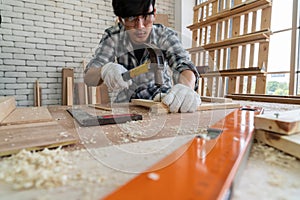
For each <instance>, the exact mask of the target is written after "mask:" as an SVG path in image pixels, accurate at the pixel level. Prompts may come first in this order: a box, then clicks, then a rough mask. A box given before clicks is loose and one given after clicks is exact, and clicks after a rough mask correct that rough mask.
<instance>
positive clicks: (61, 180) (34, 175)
mask: <svg viewBox="0 0 300 200" xmlns="http://www.w3.org/2000/svg"><path fill="white" fill-rule="evenodd" d="M67 155H68V152H67V151H63V150H61V149H60V148H58V149H55V150H49V149H44V150H43V151H40V152H30V151H27V150H21V151H20V152H19V153H18V154H16V155H12V156H11V157H6V158H3V159H2V161H1V165H0V180H2V181H4V182H6V183H9V184H12V185H13V188H14V189H16V190H19V189H29V188H51V187H57V186H62V185H65V184H66V182H67V181H68V179H69V177H68V176H67V172H68V171H69V170H71V169H72V168H73V167H72V163H71V161H70V160H68V159H67Z"/></svg>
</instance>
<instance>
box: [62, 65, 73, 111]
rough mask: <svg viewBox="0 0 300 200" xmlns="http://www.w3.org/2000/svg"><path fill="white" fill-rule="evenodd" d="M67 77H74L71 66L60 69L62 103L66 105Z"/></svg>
mask: <svg viewBox="0 0 300 200" xmlns="http://www.w3.org/2000/svg"><path fill="white" fill-rule="evenodd" d="M67 77H72V79H74V70H73V69H72V68H63V69H62V105H67ZM73 84H74V83H73Z"/></svg>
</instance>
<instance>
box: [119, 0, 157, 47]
mask: <svg viewBox="0 0 300 200" xmlns="http://www.w3.org/2000/svg"><path fill="white" fill-rule="evenodd" d="M155 14H156V10H155V9H153V6H152V5H151V6H150V8H149V10H148V13H144V14H143V15H140V16H135V17H128V18H125V19H120V20H122V23H123V24H124V26H125V28H126V31H127V33H128V35H129V38H130V40H131V42H133V43H134V44H143V43H145V42H147V39H148V37H149V35H150V33H151V30H152V25H153V22H154V20H155Z"/></svg>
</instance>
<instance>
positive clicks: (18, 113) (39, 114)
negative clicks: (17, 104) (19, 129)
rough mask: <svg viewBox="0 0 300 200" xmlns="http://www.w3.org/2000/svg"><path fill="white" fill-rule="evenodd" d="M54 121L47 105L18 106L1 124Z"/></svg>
mask: <svg viewBox="0 0 300 200" xmlns="http://www.w3.org/2000/svg"><path fill="white" fill-rule="evenodd" d="M47 121H53V118H52V116H51V114H50V112H49V111H48V109H47V108H46V107H24V108H16V109H15V110H14V111H13V112H11V113H10V115H9V116H8V117H6V118H5V119H4V120H3V121H2V122H1V123H0V125H13V124H26V123H36V122H47Z"/></svg>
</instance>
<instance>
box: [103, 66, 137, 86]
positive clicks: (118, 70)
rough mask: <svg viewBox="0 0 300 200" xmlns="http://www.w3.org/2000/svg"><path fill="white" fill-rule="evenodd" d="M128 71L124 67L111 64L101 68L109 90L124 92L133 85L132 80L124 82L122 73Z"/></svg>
mask: <svg viewBox="0 0 300 200" xmlns="http://www.w3.org/2000/svg"><path fill="white" fill-rule="evenodd" d="M126 71H127V69H125V68H124V67H123V66H122V65H120V64H117V63H112V62H110V63H107V64H105V65H104V66H103V67H102V68H101V78H102V80H103V81H104V83H105V84H106V85H107V87H108V89H109V90H122V89H125V88H128V87H129V86H130V85H131V84H132V81H131V80H129V81H127V82H126V81H124V80H123V77H122V73H124V72H126Z"/></svg>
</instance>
